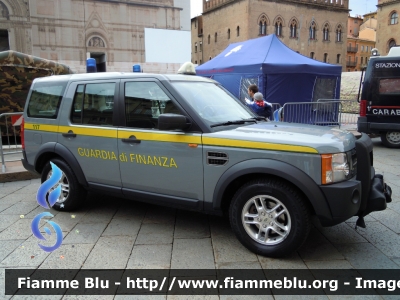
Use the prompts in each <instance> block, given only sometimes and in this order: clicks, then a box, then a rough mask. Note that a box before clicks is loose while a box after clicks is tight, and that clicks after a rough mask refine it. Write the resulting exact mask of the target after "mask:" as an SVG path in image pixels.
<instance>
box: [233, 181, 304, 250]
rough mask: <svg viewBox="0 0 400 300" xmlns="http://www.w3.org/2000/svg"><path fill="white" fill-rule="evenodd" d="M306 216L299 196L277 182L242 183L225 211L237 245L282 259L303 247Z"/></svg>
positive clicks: (283, 183) (286, 184) (302, 200)
mask: <svg viewBox="0 0 400 300" xmlns="http://www.w3.org/2000/svg"><path fill="white" fill-rule="evenodd" d="M310 214H311V213H310V209H309V207H308V205H306V203H305V201H304V199H303V198H302V196H301V194H300V193H299V192H298V191H297V190H296V189H295V188H293V187H292V186H291V185H290V184H288V183H286V182H285V181H282V180H278V179H260V180H254V181H251V182H248V183H246V184H245V185H243V186H242V187H241V188H240V189H239V190H238V191H237V192H236V194H235V196H234V197H233V200H232V202H231V205H230V208H229V218H230V223H231V227H232V229H233V231H234V232H235V234H236V236H237V238H238V239H239V241H240V242H241V243H242V244H243V245H244V246H245V247H246V248H248V249H249V250H251V251H253V252H255V253H257V254H261V255H264V256H269V257H282V256H286V255H288V254H290V253H292V252H294V251H296V250H297V249H298V248H299V247H300V246H301V245H302V244H303V243H304V241H305V240H306V238H307V236H308V234H309V231H310V228H311V219H310Z"/></svg>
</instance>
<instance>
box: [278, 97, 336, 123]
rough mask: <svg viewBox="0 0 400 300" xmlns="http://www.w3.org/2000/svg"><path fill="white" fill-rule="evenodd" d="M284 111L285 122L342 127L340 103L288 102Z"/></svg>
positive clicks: (284, 106)
mask: <svg viewBox="0 0 400 300" xmlns="http://www.w3.org/2000/svg"><path fill="white" fill-rule="evenodd" d="M282 110H283V112H282V115H283V121H285V122H291V123H300V124H312V125H321V126H339V127H340V119H341V102H340V101H321V102H288V103H285V104H284V105H283V108H282Z"/></svg>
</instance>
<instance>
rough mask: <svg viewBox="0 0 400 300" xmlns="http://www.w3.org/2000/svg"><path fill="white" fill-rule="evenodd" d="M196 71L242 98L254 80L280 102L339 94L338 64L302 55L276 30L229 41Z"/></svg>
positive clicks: (340, 71) (316, 98)
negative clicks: (240, 40)
mask: <svg viewBox="0 0 400 300" xmlns="http://www.w3.org/2000/svg"><path fill="white" fill-rule="evenodd" d="M196 73H197V75H200V76H205V77H210V78H213V79H214V80H216V81H218V82H220V83H221V84H222V85H223V86H224V87H225V88H226V89H227V90H228V91H230V92H231V93H232V94H233V95H235V96H236V97H237V98H238V99H240V100H241V101H245V98H246V97H248V94H247V87H248V86H249V85H250V84H252V83H255V84H257V86H258V88H259V90H260V92H261V93H263V95H264V97H265V100H266V101H268V102H271V103H279V104H281V105H282V106H283V105H284V104H285V103H286V102H314V101H317V100H318V99H339V98H340V79H341V73H342V67H341V66H340V65H331V64H327V63H323V62H319V61H316V60H314V59H311V58H308V57H306V56H304V55H301V54H299V53H297V52H295V51H293V50H291V49H290V48H289V47H287V46H286V45H285V44H284V43H282V42H281V41H280V40H279V38H277V37H276V35H275V34H271V35H268V36H265V37H260V38H256V39H252V40H248V41H244V42H239V43H234V44H231V45H229V46H228V47H227V48H226V49H225V50H224V51H222V53H220V54H219V55H218V56H216V57H215V58H213V59H212V60H210V61H208V62H206V63H204V64H202V65H200V66H198V67H197V68H196ZM336 118H337V116H336ZM324 119H325V117H324Z"/></svg>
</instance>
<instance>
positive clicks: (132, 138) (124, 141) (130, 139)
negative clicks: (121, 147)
mask: <svg viewBox="0 0 400 300" xmlns="http://www.w3.org/2000/svg"><path fill="white" fill-rule="evenodd" d="M122 142H123V143H129V144H140V142H141V140H138V139H136V136H134V135H131V136H130V137H129V139H122Z"/></svg>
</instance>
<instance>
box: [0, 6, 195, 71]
mask: <svg viewBox="0 0 400 300" xmlns="http://www.w3.org/2000/svg"><path fill="white" fill-rule="evenodd" d="M189 8H190V3H189V2H188V1H187V0H30V1H27V0H1V1H0V10H1V11H0V47H1V50H8V49H10V50H15V51H19V52H23V53H26V54H32V55H34V56H38V57H41V58H45V59H50V60H55V61H58V62H60V63H64V64H67V65H68V66H70V67H71V68H72V69H73V70H75V71H77V72H85V71H86V59H87V58H89V57H92V58H95V59H96V61H97V64H98V70H99V67H100V69H101V70H103V71H104V70H106V71H132V66H133V65H134V64H140V65H141V66H142V69H143V70H144V71H145V72H157V73H158V72H160V73H163V72H165V73H171V72H176V71H177V70H178V68H179V66H180V64H171V63H170V64H166V63H146V61H145V50H146V49H145V36H144V33H145V28H156V29H167V30H187V31H189V30H190V24H189V19H190V17H189V14H190V12H189ZM186 20H187V21H186ZM155 46H157V47H160V48H162V45H155ZM7 48H8V49H7Z"/></svg>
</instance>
